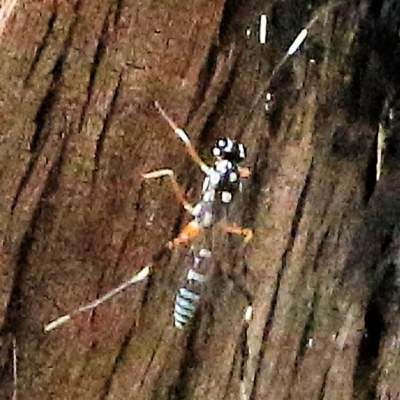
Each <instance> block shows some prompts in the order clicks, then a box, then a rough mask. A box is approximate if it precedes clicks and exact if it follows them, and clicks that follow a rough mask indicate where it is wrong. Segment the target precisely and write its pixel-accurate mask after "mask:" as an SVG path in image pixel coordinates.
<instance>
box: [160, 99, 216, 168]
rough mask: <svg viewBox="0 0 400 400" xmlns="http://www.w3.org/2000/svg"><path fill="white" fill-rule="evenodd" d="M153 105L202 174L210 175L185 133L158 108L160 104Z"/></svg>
mask: <svg viewBox="0 0 400 400" xmlns="http://www.w3.org/2000/svg"><path fill="white" fill-rule="evenodd" d="M154 105H155V107H156V109H157V111H158V112H159V113H160V114H161V116H162V117H163V118H164V119H165V120H166V121H167V122H168V124H169V126H170V127H171V128H172V129H173V130H174V132H175V133H176V134H177V135H178V136H179V138H180V139H181V140H182V141H183V143H185V145H186V148H187V150H188V153H189V154H190V157H192V159H193V161H194V162H195V163H196V164H197V165H198V166H199V167H200V169H201V170H202V171H203V172H204V173H206V174H207V175H208V174H209V173H210V171H211V170H212V168H211V167H209V166H208V165H207V164H206V163H205V162H204V161H203V160H202V159H201V157H200V156H199V153H198V152H197V150H196V149H195V148H194V146H193V144H192V142H191V141H190V139H189V136H188V135H187V133H186V132H185V131H184V130H183V129H182V128H180V127H179V126H178V125H177V124H176V123H175V122H174V121H173V120H172V119H171V117H170V116H169V115H168V114H167V113H166V112H165V111H164V109H163V108H162V107H161V106H160V104H159V103H158V102H157V101H155V102H154Z"/></svg>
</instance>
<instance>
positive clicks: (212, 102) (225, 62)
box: [188, 43, 238, 142]
mask: <svg viewBox="0 0 400 400" xmlns="http://www.w3.org/2000/svg"><path fill="white" fill-rule="evenodd" d="M215 54H216V48H215V47H212V48H211V49H210V52H209V54H208V57H207V59H206V62H205V66H204V67H203V69H204V71H206V72H207V73H206V76H205V77H203V78H202V74H205V72H200V80H203V82H201V81H200V82H199V87H200V88H201V89H199V91H198V92H197V93H196V94H195V95H194V97H193V99H194V100H193V105H192V111H191V112H190V113H189V115H190V114H193V110H194V109H197V111H196V113H195V114H194V115H193V118H192V120H191V121H190V124H189V126H188V130H192V131H196V132H201V133H204V131H205V129H204V128H205V126H206V124H207V123H210V121H209V118H210V115H211V114H212V113H213V110H215V107H216V105H217V104H219V103H220V100H221V96H222V95H223V93H224V92H226V90H227V84H228V83H229V80H230V78H231V76H232V73H233V71H234V67H235V63H236V59H237V55H238V54H237V52H235V45H234V43H232V44H231V46H230V49H229V54H228V56H226V55H225V54H224V53H223V52H219V53H218V54H217V55H215ZM212 57H214V58H215V57H216V58H217V59H216V61H214V60H212V61H210V59H211V58H212ZM211 66H212V67H211ZM211 74H212V75H211ZM206 139H207V138H205V137H204V136H203V137H200V138H199V140H202V141H204V142H207V140H206Z"/></svg>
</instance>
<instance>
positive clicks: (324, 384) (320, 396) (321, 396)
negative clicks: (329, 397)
mask: <svg viewBox="0 0 400 400" xmlns="http://www.w3.org/2000/svg"><path fill="white" fill-rule="evenodd" d="M328 374H329V368H328V369H327V370H326V372H325V374H324V379H323V381H322V386H321V389H320V391H319V396H318V400H324V398H325V388H326V383H327V380H328Z"/></svg>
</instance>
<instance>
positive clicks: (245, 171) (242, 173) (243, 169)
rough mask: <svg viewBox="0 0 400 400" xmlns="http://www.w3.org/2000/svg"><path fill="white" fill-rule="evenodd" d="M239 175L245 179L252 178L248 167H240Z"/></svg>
mask: <svg viewBox="0 0 400 400" xmlns="http://www.w3.org/2000/svg"><path fill="white" fill-rule="evenodd" d="M239 175H240V177H241V178H243V179H246V178H250V176H251V171H250V169H249V168H247V167H239Z"/></svg>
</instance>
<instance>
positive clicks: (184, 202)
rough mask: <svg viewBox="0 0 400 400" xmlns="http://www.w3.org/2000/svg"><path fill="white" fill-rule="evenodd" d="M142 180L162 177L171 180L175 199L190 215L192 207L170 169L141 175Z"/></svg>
mask: <svg viewBox="0 0 400 400" xmlns="http://www.w3.org/2000/svg"><path fill="white" fill-rule="evenodd" d="M142 176H143V178H144V179H154V178H162V177H164V176H168V177H169V178H170V179H171V184H172V189H173V191H174V193H175V196H176V198H177V199H178V201H179V202H180V203H182V205H183V207H184V209H185V210H186V211H189V212H190V213H192V211H193V206H192V205H191V204H190V203H189V202H188V201H187V200H186V196H185V191H184V190H183V188H182V186H181V185H180V184H179V182H178V181H177V180H176V178H175V174H174V171H172V169H158V170H157V171H153V172H148V173H146V174H142Z"/></svg>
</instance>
